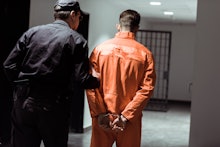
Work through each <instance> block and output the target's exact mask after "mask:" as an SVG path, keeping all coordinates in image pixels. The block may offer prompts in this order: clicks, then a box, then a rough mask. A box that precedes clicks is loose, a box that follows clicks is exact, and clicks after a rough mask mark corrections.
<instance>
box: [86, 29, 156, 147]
mask: <svg viewBox="0 0 220 147" xmlns="http://www.w3.org/2000/svg"><path fill="white" fill-rule="evenodd" d="M90 62H91V64H92V66H93V67H94V69H95V70H96V71H97V72H99V73H100V88H99V89H91V90H87V91H86V92H87V98H88V103H89V108H90V113H91V116H92V137H91V147H112V144H113V142H114V141H116V144H117V147H140V143H141V118H142V110H143V109H144V107H145V106H146V104H147V102H148V100H149V98H150V96H151V94H152V92H153V89H154V85H155V79H156V75H155V68H154V60H153V56H152V53H151V52H150V51H149V50H148V49H147V48H146V47H145V46H143V45H142V44H140V43H139V42H137V41H136V40H135V36H134V33H132V32H118V33H116V35H115V37H114V38H112V39H110V40H107V41H105V42H104V43H102V44H100V45H98V46H97V47H96V48H95V49H94V50H93V52H92V54H91V56H90ZM108 112H109V113H113V114H122V115H123V116H125V117H126V118H127V119H128V122H127V124H126V128H125V129H124V131H122V132H114V131H111V130H110V131H105V130H103V129H102V128H100V127H99V126H98V122H97V116H98V115H99V114H100V113H108Z"/></svg>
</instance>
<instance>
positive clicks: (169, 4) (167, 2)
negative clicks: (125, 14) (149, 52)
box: [111, 0, 197, 23]
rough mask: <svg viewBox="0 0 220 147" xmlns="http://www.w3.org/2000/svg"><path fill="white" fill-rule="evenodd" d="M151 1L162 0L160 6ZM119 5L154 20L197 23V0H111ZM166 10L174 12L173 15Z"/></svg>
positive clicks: (157, 0) (159, 0) (158, 0)
mask: <svg viewBox="0 0 220 147" xmlns="http://www.w3.org/2000/svg"><path fill="white" fill-rule="evenodd" d="M151 1H156V2H161V5H160V6H152V5H150V2H151ZM111 2H112V3H113V4H115V5H117V6H118V7H122V8H132V9H135V10H137V11H138V12H139V13H140V14H141V17H146V18H148V19H149V20H151V21H153V22H171V23H196V15H197V0H111ZM164 11H172V12H174V14H173V15H171V16H166V15H164V14H163V12H164Z"/></svg>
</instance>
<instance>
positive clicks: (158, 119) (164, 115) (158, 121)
mask: <svg viewBox="0 0 220 147" xmlns="http://www.w3.org/2000/svg"><path fill="white" fill-rule="evenodd" d="M189 127H190V104H188V103H173V102H172V103H169V104H168V111H166V112H161V111H147V110H145V111H143V124H142V143H141V147H188V141H189ZM90 136H91V130H87V131H85V132H84V133H82V134H81V133H80V134H77V133H70V134H69V142H68V144H69V145H68V147H89V145H90ZM41 147H43V145H42V146H41ZM114 147H115V145H114Z"/></svg>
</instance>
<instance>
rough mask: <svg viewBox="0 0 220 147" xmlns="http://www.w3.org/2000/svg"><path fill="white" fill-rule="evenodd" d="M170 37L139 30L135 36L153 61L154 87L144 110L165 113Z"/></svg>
mask: <svg viewBox="0 0 220 147" xmlns="http://www.w3.org/2000/svg"><path fill="white" fill-rule="evenodd" d="M171 37H172V34H171V32H169V31H152V30H139V31H138V32H137V34H136V39H137V41H139V42H140V43H142V44H143V45H145V46H146V47H147V48H148V49H149V50H151V52H152V53H153V56H154V59H155V68H156V75H157V79H156V85H155V89H154V93H153V95H152V97H151V99H150V101H149V103H148V105H147V106H146V110H157V111H167V103H168V101H167V98H168V87H169V67H170V49H171Z"/></svg>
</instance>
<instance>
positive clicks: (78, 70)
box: [74, 42, 99, 89]
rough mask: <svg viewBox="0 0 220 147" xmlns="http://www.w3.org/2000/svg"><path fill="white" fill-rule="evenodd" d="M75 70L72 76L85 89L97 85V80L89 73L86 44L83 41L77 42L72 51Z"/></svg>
mask: <svg viewBox="0 0 220 147" xmlns="http://www.w3.org/2000/svg"><path fill="white" fill-rule="evenodd" d="M74 59H75V72H74V74H75V75H74V77H75V80H76V81H77V82H79V83H80V86H81V87H83V88H85V89H91V88H97V87H99V80H98V79H97V78H95V77H93V76H92V75H91V74H90V73H89V70H90V63H89V59H88V46H87V44H86V43H85V42H81V43H80V44H77V45H76V47H75V52H74Z"/></svg>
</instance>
